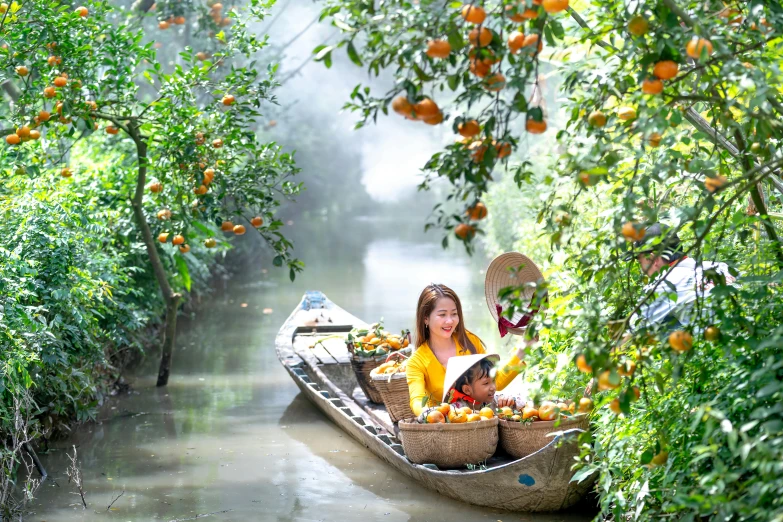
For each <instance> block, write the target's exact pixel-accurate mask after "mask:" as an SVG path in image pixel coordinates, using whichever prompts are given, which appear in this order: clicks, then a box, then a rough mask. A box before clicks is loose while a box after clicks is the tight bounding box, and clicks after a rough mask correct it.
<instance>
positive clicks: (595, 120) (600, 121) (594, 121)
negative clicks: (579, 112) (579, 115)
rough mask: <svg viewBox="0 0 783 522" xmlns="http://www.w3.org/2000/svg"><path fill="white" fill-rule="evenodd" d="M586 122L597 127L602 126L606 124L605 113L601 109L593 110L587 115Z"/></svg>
mask: <svg viewBox="0 0 783 522" xmlns="http://www.w3.org/2000/svg"><path fill="white" fill-rule="evenodd" d="M587 123H589V124H590V125H592V126H593V127H598V128H600V127H603V126H604V125H606V114H604V113H603V112H601V111H593V112H591V113H590V115H589V116H588V117H587Z"/></svg>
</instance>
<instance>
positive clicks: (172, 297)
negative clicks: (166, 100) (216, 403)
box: [128, 120, 182, 386]
mask: <svg viewBox="0 0 783 522" xmlns="http://www.w3.org/2000/svg"><path fill="white" fill-rule="evenodd" d="M128 133H129V134H130V137H131V138H132V139H133V141H134V143H135V144H136V154H137V157H138V163H139V167H138V168H139V172H138V177H137V179H136V191H135V193H134V194H133V200H132V201H131V206H132V207H133V215H134V217H135V218H136V224H137V225H138V226H139V231H141V238H142V241H144V246H145V247H146V248H147V255H148V256H149V258H150V264H151V265H152V271H153V273H154V274H155V279H156V280H157V282H158V287H159V288H160V293H161V294H162V296H163V301H164V302H165V303H166V323H165V325H164V328H163V337H162V339H161V341H162V350H161V352H162V353H161V358H160V369H159V370H158V382H157V386H166V384H168V382H169V374H170V373H171V359H172V355H173V353H174V346H175V345H176V342H177V311H178V309H179V302H180V298H181V297H182V296H181V295H180V294H178V293H176V292H174V291H173V290H172V288H171V285H170V284H169V280H168V278H167V277H166V270H165V269H164V267H163V262H162V261H161V259H160V254H158V249H157V246H156V244H155V239H154V238H153V237H152V231H151V230H150V226H149V223H147V219H146V218H145V217H144V208H143V206H142V200H143V198H144V186H145V185H146V183H147V161H148V159H147V142H146V137H145V136H142V135H141V133H140V132H139V127H138V123H137V122H136V121H134V120H131V121H130V122H129V123H128Z"/></svg>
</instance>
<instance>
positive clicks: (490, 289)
mask: <svg viewBox="0 0 783 522" xmlns="http://www.w3.org/2000/svg"><path fill="white" fill-rule="evenodd" d="M512 269H513V270H512ZM543 278H544V276H543V275H542V274H541V270H539V269H538V267H537V266H536V264H535V263H534V262H533V261H532V260H531V259H530V258H529V257H527V256H526V255H523V254H520V253H518V252H506V253H505V254H500V255H499V256H498V257H496V258H495V259H493V260H492V263H490V264H489V268H487V275H486V277H485V278H484V294H485V295H486V296H487V306H488V307H489V313H490V314H492V318H493V319H494V320H495V322H497V320H498V312H497V307H496V306H495V305H497V304H500V301H499V300H498V292H500V290H501V289H503V288H506V287H508V286H523V285H525V284H526V283H537V282H539V281H541V280H542V279H543ZM535 293H536V290H535V288H534V287H532V286H530V287H528V288H526V289H525V290H524V292H523V294H522V297H523V298H524V299H525V300H527V301H528V302H530V300H532V299H533V296H534V295H535ZM541 307H542V308H543V307H544V304H542V305H541ZM523 315H524V314H523V312H521V311H517V312H516V313H515V314H514V317H512V318H511V322H512V323H513V324H517V323H518V322H519V320H520V319H522V316H523ZM508 331H509V332H511V333H513V334H517V335H522V334H523V333H525V328H509V329H508Z"/></svg>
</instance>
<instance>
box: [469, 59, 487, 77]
mask: <svg viewBox="0 0 783 522" xmlns="http://www.w3.org/2000/svg"><path fill="white" fill-rule="evenodd" d="M491 70H492V66H491V65H490V64H488V63H485V62H483V61H478V60H471V61H470V72H471V73H472V74H474V75H476V76H478V77H479V78H484V77H485V76H486V75H488V74H489V71H491Z"/></svg>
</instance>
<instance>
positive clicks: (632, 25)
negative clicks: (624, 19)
mask: <svg viewBox="0 0 783 522" xmlns="http://www.w3.org/2000/svg"><path fill="white" fill-rule="evenodd" d="M649 28H650V24H649V23H648V22H647V19H646V18H644V17H643V16H639V15H637V16H634V17H633V18H631V20H630V21H629V22H628V32H629V33H631V34H632V35H634V36H644V34H645V33H647V30H648V29H649Z"/></svg>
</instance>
